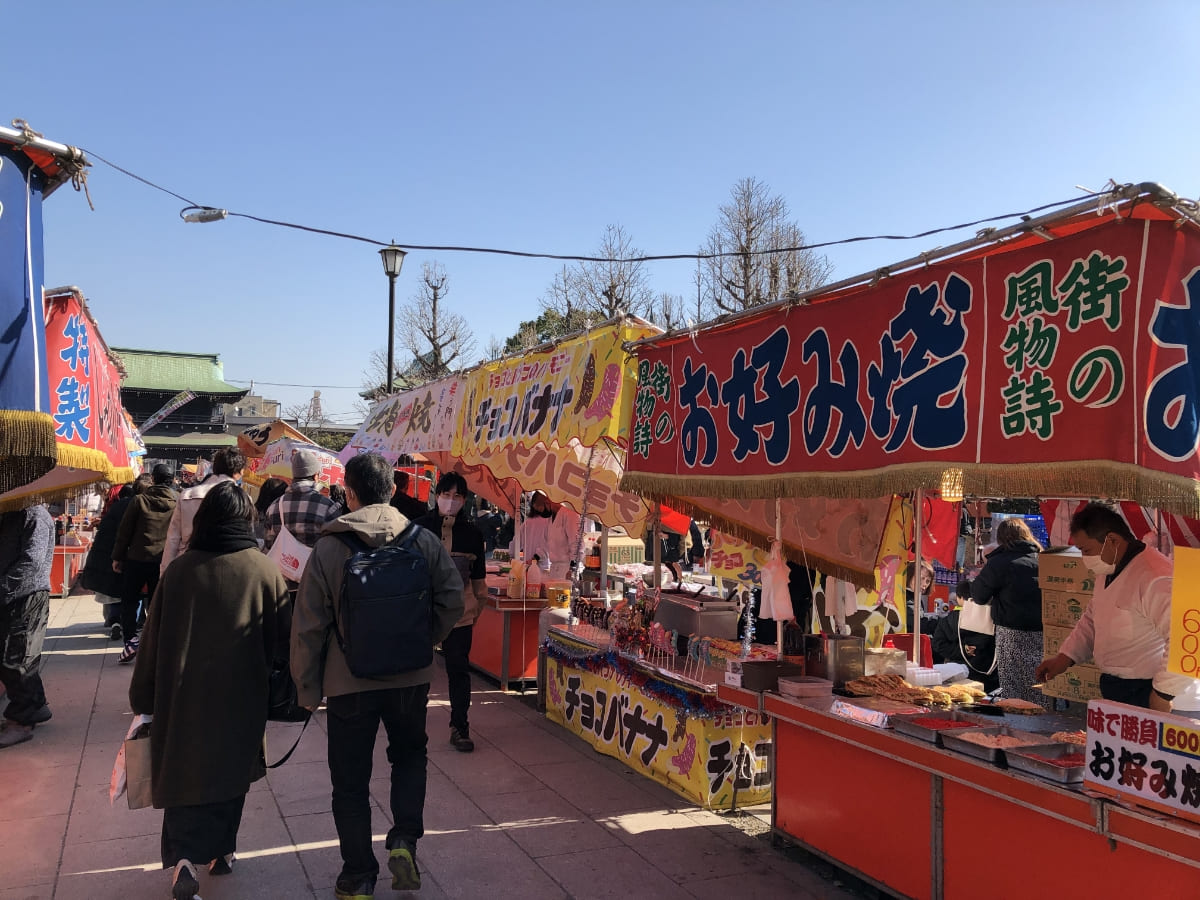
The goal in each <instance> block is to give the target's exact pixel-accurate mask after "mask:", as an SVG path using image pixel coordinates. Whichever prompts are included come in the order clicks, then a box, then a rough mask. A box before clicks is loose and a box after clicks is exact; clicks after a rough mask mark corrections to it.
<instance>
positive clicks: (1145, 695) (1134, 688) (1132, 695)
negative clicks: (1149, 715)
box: [1100, 673, 1154, 709]
mask: <svg viewBox="0 0 1200 900" xmlns="http://www.w3.org/2000/svg"><path fill="white" fill-rule="evenodd" d="M1153 687H1154V679H1153V678H1121V677H1119V676H1117V675H1106V674H1104V673H1101V674H1100V696H1101V697H1103V698H1104V699H1105V700H1112V701H1114V702H1115V703H1128V704H1129V705H1130V706H1140V707H1142V708H1143V709H1149V708H1150V691H1151V689H1152V688H1153Z"/></svg>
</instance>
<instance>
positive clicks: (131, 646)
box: [117, 636, 138, 663]
mask: <svg viewBox="0 0 1200 900" xmlns="http://www.w3.org/2000/svg"><path fill="white" fill-rule="evenodd" d="M137 652H138V639H137V637H136V636H134V638H133V639H132V640H129V641H126V642H125V649H124V650H122V651H121V656H120V658H118V659H117V662H119V663H131V662H133V658H134V657H135V656H137Z"/></svg>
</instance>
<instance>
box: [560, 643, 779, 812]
mask: <svg viewBox="0 0 1200 900" xmlns="http://www.w3.org/2000/svg"><path fill="white" fill-rule="evenodd" d="M546 715H547V717H548V718H549V719H550V720H551V721H554V722H557V723H558V724H559V725H561V726H562V727H564V728H566V729H567V730H568V731H570V732H571V733H572V734H575V735H576V736H578V737H580V738H582V739H583V740H585V741H587V742H588V743H589V744H591V745H592V747H594V748H595V749H596V750H598V751H599V752H601V753H603V754H605V755H606V756H612V757H614V758H616V759H619V760H620V761H621V762H623V763H625V765H627V766H629V767H630V768H631V769H633V770H634V771H636V772H639V773H641V774H642V775H645V776H646V777H647V778H651V779H653V780H654V781H657V782H659V783H660V784H665V785H666V786H667V787H670V788H671V789H672V790H674V791H676V792H677V793H679V794H681V795H682V796H684V797H687V798H688V799H689V800H691V801H693V802H694V803H697V804H699V805H701V806H704V807H707V808H709V809H729V808H730V807H731V806H732V803H733V793H734V787H735V785H736V788H737V798H738V799H737V802H738V803H739V804H746V805H748V804H753V803H765V802H768V801H769V800H770V799H771V782H772V778H773V773H774V763H773V755H772V746H771V726H770V724H769V721H768V719H767V717H765V716H760V715H759V714H758V713H756V712H754V711H752V710H745V709H739V708H737V707H732V706H731V707H729V709H728V712H724V713H721V714H720V715H718V716H715V717H711V718H701V717H699V716H695V715H688V714H687V713H686V712H685V711H684V710H683V709H676V708H674V707H672V706H669V705H667V704H665V703H662V702H660V701H658V700H656V699H655V698H653V697H650V696H649V695H648V694H646V693H645V692H643V691H642V690H640V689H639V688H638V686H637V685H636V684H634V683H633V682H632V681H631V679H630V678H629V676H628V674H626V673H623V672H621V671H619V670H618V669H616V668H615V667H613V666H605V667H603V668H602V669H600V670H599V671H596V672H592V671H589V670H586V669H583V668H576V667H575V666H572V665H571V664H570V663H569V662H568V661H564V660H557V659H551V660H550V664H549V671H548V672H547V681H546ZM743 745H745V748H746V750H745V751H742V746H743ZM740 751H742V752H740ZM739 761H740V764H739Z"/></svg>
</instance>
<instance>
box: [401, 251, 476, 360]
mask: <svg viewBox="0 0 1200 900" xmlns="http://www.w3.org/2000/svg"><path fill="white" fill-rule="evenodd" d="M447 281H448V278H447V276H446V270H445V269H444V268H442V266H441V265H440V264H438V263H425V265H424V266H423V267H422V269H421V285H420V287H419V288H418V290H417V294H416V296H414V297H413V298H412V299H411V300H410V301H409V302H408V303H407V304H406V305H405V306H404V307H403V308H402V309H401V311H400V323H399V326H400V327H399V333H398V335H397V336H398V338H399V343H400V346H401V347H403V348H404V349H405V350H407V351H408V352H409V353H411V354H412V357H413V362H412V365H411V366H410V370H411V373H412V376H413V377H414V378H415V379H418V380H421V381H432V380H433V379H435V378H441V377H442V376H443V375H448V374H450V372H451V371H452V370H453V369H454V368H455V367H456V366H459V367H461V366H462V365H463V364H464V363H465V362H466V361H467V359H468V358H469V357H470V356H471V354H472V353H474V351H475V337H474V335H473V334H472V333H471V328H470V326H469V325H468V324H467V320H466V319H465V318H464V317H463V316H462V315H460V314H459V313H455V312H450V311H449V310H448V309H446V307H445V299H446V295H447V293H448V288H447V287H446V284H447Z"/></svg>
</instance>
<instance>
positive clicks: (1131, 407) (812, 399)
mask: <svg viewBox="0 0 1200 900" xmlns="http://www.w3.org/2000/svg"><path fill="white" fill-rule="evenodd" d="M1197 224H1198V217H1197V208H1196V204H1194V203H1190V202H1188V201H1181V200H1180V199H1179V198H1177V197H1176V196H1175V195H1174V194H1172V193H1170V192H1169V191H1167V190H1165V189H1163V188H1161V187H1160V186H1157V185H1152V184H1143V185H1130V186H1124V187H1117V188H1114V189H1113V190H1112V191H1110V192H1108V193H1105V194H1103V195H1101V196H1098V197H1095V198H1092V199H1089V200H1086V201H1084V202H1081V203H1077V204H1074V205H1071V206H1069V207H1065V208H1063V209H1060V210H1059V211H1058V212H1055V213H1052V214H1048V215H1044V216H1039V217H1036V218H1031V219H1026V220H1023V221H1022V222H1020V223H1018V224H1017V225H1014V226H1011V227H1008V228H1001V229H997V230H995V231H991V232H989V233H987V234H986V235H981V236H979V237H977V238H975V239H972V240H970V241H966V242H963V243H961V244H958V245H956V246H953V247H950V248H946V249H945V250H942V251H938V252H935V253H931V254H924V255H922V256H919V257H914V258H912V259H909V260H905V261H902V262H901V263H898V264H896V265H893V266H890V267H888V268H886V269H881V270H879V271H877V272H872V273H866V274H865V275H863V276H860V277H857V278H852V279H848V280H846V281H843V282H840V283H838V284H836V285H832V286H830V287H827V288H825V289H822V290H821V291H818V292H813V293H812V294H811V295H808V296H804V297H799V298H796V299H794V300H789V301H787V302H783V303H779V304H775V305H773V306H768V307H764V308H758V309H755V310H751V311H747V312H746V313H745V314H741V315H736V316H733V317H729V318H728V319H726V320H725V321H723V322H721V323H719V324H717V325H714V326H712V327H711V328H708V329H703V330H700V331H699V332H696V333H694V334H686V335H667V336H665V337H663V338H658V339H654V340H651V341H647V342H642V343H641V344H640V346H638V347H637V352H638V365H639V371H640V372H646V373H658V374H657V375H656V376H655V380H656V382H657V383H658V384H660V385H662V386H663V389H662V391H661V394H660V396H659V399H658V402H656V403H655V404H653V405H651V404H647V405H646V406H645V407H643V406H642V405H641V404H639V405H638V408H637V414H638V415H639V416H642V415H643V414H645V417H646V419H647V421H649V423H650V425H651V426H652V428H651V429H650V432H649V436H648V437H645V438H644V439H643V440H640V441H635V443H634V445H633V447H632V449H631V452H630V455H629V458H628V460H627V464H626V472H625V476H624V479H623V481H622V486H623V487H624V488H626V489H628V490H633V491H638V492H640V493H642V494H644V495H646V496H649V497H651V498H655V497H666V496H670V497H672V498H674V501H675V502H678V501H679V498H685V499H686V501H687V502H688V503H690V505H691V508H692V509H693V510H695V511H697V513H698V514H700V515H704V516H706V517H708V518H709V519H710V520H712V521H714V523H718V524H720V526H721V527H722V528H723V530H725V529H727V528H728V529H732V531H733V533H735V534H738V533H739V529H740V530H741V533H743V534H745V535H746V536H747V537H757V538H758V540H759V541H762V540H764V539H769V537H770V535H771V530H772V526H773V527H774V529H777V530H778V531H779V532H781V538H782V545H783V548H784V550H785V551H786V552H787V554H788V556H789V557H791V558H793V559H798V558H800V557H801V556H806V557H807V558H808V559H809V560H810V564H812V563H811V560H813V559H814V558H815V559H816V560H817V561H816V563H815V564H812V565H813V567H814V568H817V569H820V570H822V571H828V573H829V574H835V575H837V576H838V577H841V576H842V575H843V574H844V575H845V577H847V578H849V579H850V580H852V581H854V583H857V584H861V583H862V581H867V582H869V581H872V580H874V578H875V577H876V575H875V572H874V571H873V569H874V566H873V565H870V566H857V567H855V566H851V565H849V563H850V562H853V560H845V559H843V560H842V562H843V563H847V569H849V570H850V571H846V572H844V573H837V572H833V571H830V570H828V569H826V568H825V567H827V566H829V564H830V563H834V564H836V563H837V562H838V560H837V559H829V558H828V557H829V555H830V554H829V552H828V550H827V548H826V549H817V550H816V551H814V545H816V544H817V543H819V542H820V541H822V540H823V539H827V538H832V541H829V540H826V544H827V545H828V544H830V543H831V544H832V546H833V548H834V549H835V550H836V549H837V548H839V547H840V548H843V549H844V548H849V547H853V546H856V545H863V544H870V543H871V542H872V541H873V540H874V538H873V537H872V535H871V533H870V532H871V529H870V527H869V526H870V524H871V520H870V518H869V516H861V517H857V518H851V519H850V520H848V521H845V522H844V523H843V524H844V528H843V527H836V528H832V529H831V528H830V527H829V523H827V522H826V521H825V520H823V519H813V518H803V517H793V516H790V515H789V513H788V506H789V504H791V503H795V502H796V501H797V500H799V499H801V498H816V497H827V498H831V499H830V502H831V503H834V502H837V501H840V500H855V499H864V502H865V499H869V498H883V497H888V496H890V495H892V494H897V493H913V494H916V495H917V497H918V498H919V497H920V496H921V494H923V493H924V492H937V491H938V490H939V489H940V488H941V486H942V485H943V484H944V483H947V482H948V483H950V484H952V485H953V486H955V487H957V488H960V489H961V493H962V494H964V495H966V496H991V497H1004V496H1009V497H1080V496H1082V497H1093V496H1099V497H1113V498H1119V499H1128V500H1132V501H1136V502H1138V503H1145V504H1147V505H1150V506H1152V507H1154V508H1156V509H1159V510H1162V511H1164V512H1167V513H1175V514H1179V515H1182V516H1187V517H1197V516H1198V515H1200V468H1198V462H1200V460H1198V458H1197V443H1198V438H1200V414H1198V410H1197V404H1198V402H1200V384H1198V383H1197V379H1196V376H1195V371H1196V367H1195V365H1194V361H1192V360H1191V359H1190V354H1191V352H1193V350H1194V351H1196V352H1200V338H1198V337H1197V336H1198V335H1200V326H1198V325H1197V322H1198V320H1197V317H1196V313H1195V309H1196V308H1197V305H1196V302H1195V301H1198V300H1200V274H1197V273H1198V272H1200V232H1198V231H1197ZM939 260H941V261H939ZM639 390H641V385H640V384H639ZM634 432H635V434H641V435H646V431H645V429H644V428H642V429H639V427H638V422H637V421H635V425H634ZM1081 435H1086V436H1087V440H1086V441H1081V440H1080V436H1081ZM777 504H778V505H777ZM772 506H773V507H775V509H777V510H780V513H779V514H778V515H776V516H775V517H772V516H770V515H769V513H768V512H767V511H766V510H764V507H767V508H768V509H769V508H770V507H772ZM773 518H774V521H772V519H773ZM876 546H878V544H876ZM918 555H920V554H919V551H918ZM869 557H870V552H864V553H863V554H862V556H861V557H860V559H859V561H862V559H865V558H869ZM854 569H857V571H854ZM859 579H861V580H859ZM865 586H867V587H870V584H867V585H865ZM782 685H783V679H780V687H782ZM842 687H843V689H844V688H845V685H843V686H842ZM718 694H719V696H721V697H722V698H723V699H725V700H726V701H728V702H734V703H739V704H741V705H743V706H744V708H746V709H749V710H754V711H758V712H762V713H766V714H767V715H769V716H771V717H772V721H773V723H774V740H775V752H776V765H775V779H774V781H775V790H774V796H773V823H774V827H775V829H776V830H777V832H778V833H779V834H781V835H784V836H787V837H788V838H790V839H792V840H794V841H796V842H798V843H800V844H802V845H804V846H805V847H807V848H809V849H811V850H812V851H814V852H816V853H818V854H820V855H823V856H826V857H827V858H829V859H831V860H833V861H835V862H837V863H839V864H840V865H843V866H845V867H847V868H849V869H852V870H854V871H856V872H858V873H860V874H861V875H863V876H864V877H865V878H867V879H869V880H871V881H873V882H874V883H876V884H877V885H878V886H880V887H881V888H884V889H886V890H888V891H891V892H895V893H898V894H901V895H904V896H913V897H939V898H940V897H944V896H949V897H955V896H966V895H968V894H969V895H970V896H976V897H1011V896H1018V895H1021V894H1025V893H1028V890H1029V886H1030V878H1031V876H1032V875H1034V874H1035V873H1036V879H1037V885H1038V891H1039V892H1041V893H1046V894H1052V893H1060V894H1062V895H1064V896H1091V895H1095V896H1119V895H1121V893H1122V892H1125V891H1129V892H1132V891H1134V890H1137V891H1146V890H1147V889H1149V890H1151V891H1154V892H1155V893H1154V894H1153V895H1154V896H1163V897H1182V896H1193V895H1194V894H1195V890H1194V887H1193V886H1194V884H1195V880H1196V875H1197V873H1196V872H1195V869H1196V868H1198V867H1200V843H1197V840H1198V838H1200V832H1198V831H1197V829H1196V827H1195V826H1194V825H1193V824H1192V823H1191V822H1189V821H1184V820H1182V819H1181V818H1180V817H1179V816H1178V815H1175V814H1173V813H1167V814H1164V812H1163V811H1162V810H1155V811H1154V812H1146V811H1144V810H1143V809H1142V808H1140V807H1134V806H1131V804H1133V803H1135V802H1136V801H1135V800H1133V799H1132V798H1131V797H1129V796H1128V795H1125V796H1123V797H1122V798H1121V800H1120V802H1119V803H1118V802H1117V801H1116V799H1115V798H1112V797H1108V798H1105V799H1100V798H1097V797H1095V796H1090V795H1089V794H1088V793H1084V792H1083V790H1082V788H1081V785H1079V784H1058V783H1055V782H1054V781H1051V780H1048V779H1047V778H1046V777H1045V772H1043V774H1042V775H1035V774H1028V773H1025V772H1020V771H1016V770H1014V768H1012V767H1011V766H1010V767H1009V768H1002V767H1001V766H1003V765H1007V764H1008V763H1007V760H1006V759H1001V758H998V757H997V758H994V759H993V760H990V761H989V760H980V759H976V758H974V757H972V756H969V755H966V754H963V753H961V752H959V751H956V750H954V749H953V747H951V748H950V749H946V748H945V747H941V746H938V741H940V740H941V739H940V737H939V738H937V740H935V741H934V742H933V743H931V742H929V741H925V740H921V739H919V738H913V737H910V736H908V735H906V734H898V733H896V732H897V730H896V728H894V727H890V726H891V724H892V722H891V719H892V717H893V716H897V717H902V716H903V715H904V710H903V708H900V709H897V708H894V707H887V706H883V707H882V708H881V707H880V706H879V705H878V704H881V703H899V704H901V707H903V706H904V705H906V704H905V702H904V698H903V696H901V697H900V698H899V699H892V700H889V699H888V698H882V699H878V698H874V699H872V702H870V703H866V704H864V703H863V702H862V701H861V699H860V700H854V699H853V698H848V697H838V696H835V697H832V698H830V697H822V698H805V697H792V696H787V695H785V694H784V693H782V692H780V691H772V690H768V691H765V692H754V691H748V690H738V689H735V688H732V687H726V686H722V687H720V688H719V689H718ZM938 702H942V701H941V699H940V698H939V700H938ZM949 702H950V703H954V702H956V701H954V700H953V699H950V700H949ZM1095 702H1096V701H1093V703H1095ZM907 705H908V706H909V707H910V708H911V706H912V704H911V702H910V703H908V704H907ZM855 710H865V712H861V713H859V712H855ZM1001 714H1002V715H1003V716H1004V719H1005V720H1006V721H1005V722H1004V724H1006V725H1009V726H1010V727H1012V728H1018V726H1016V725H1012V723H1011V722H1008V721H1007V720H1008V719H1011V718H1015V716H1014V715H1013V714H1011V713H1005V712H1003V711H1002V712H1001ZM1029 718H1030V719H1033V718H1035V717H1033V716H1030V717H1029ZM1039 718H1040V717H1039ZM1043 723H1044V724H1038V725H1032V724H1026V727H1025V729H1020V728H1018V730H1029V729H1033V730H1037V729H1039V728H1042V727H1044V726H1045V725H1049V724H1051V723H1050V722H1048V721H1045V720H1043ZM1060 724H1061V723H1060ZM971 727H972V728H974V729H975V730H976V731H978V730H980V729H983V730H985V731H986V726H984V725H981V724H980V723H979V722H972V723H971ZM1175 727H1176V729H1177V730H1178V729H1180V728H1182V726H1181V725H1179V724H1178V723H1176V725H1175ZM965 730H966V729H964V732H965ZM1161 730H1162V732H1163V733H1164V734H1165V733H1166V730H1165V726H1163V728H1162V729H1161ZM1172 733H1175V732H1172ZM1006 736H1011V735H1006ZM1045 737H1046V735H1045V734H1042V735H1041V737H1040V738H1039V739H1040V740H1041V739H1044V738H1045ZM1089 737H1091V735H1090V734H1089ZM950 743H951V744H954V740H953V739H950ZM960 743H961V742H960ZM968 743H969V742H968ZM1049 743H1050V742H1047V745H1048V744H1049ZM1027 746H1037V745H1036V744H1035V745H1027ZM985 749H987V751H988V752H989V753H996V754H1000V753H1003V754H1008V750H1004V749H1003V748H1001V747H990V748H985ZM1013 749H1014V750H1017V748H1015V747H1014V748H1013ZM1127 749H1128V748H1127ZM1094 750H1095V747H1094V746H1092V745H1089V756H1088V758H1089V766H1086V767H1084V768H1083V771H1084V772H1089V771H1091V763H1092V762H1094V760H1091V758H1090V757H1091V752H1092V751H1094ZM1011 755H1014V756H1019V755H1020V752H1019V751H1018V752H1016V753H1014V754H1011ZM996 763H1000V765H997V764H996ZM1118 767H1119V764H1118ZM814 772H820V773H821V774H820V777H819V778H814V777H813V773H814ZM1120 777H1124V772H1123V771H1122V774H1121V776H1120ZM1180 777H1182V776H1180ZM1089 790H1091V791H1092V792H1093V793H1094V788H1092V787H1089ZM884 798H886V799H884ZM1197 802H1198V803H1200V795H1197ZM893 813H894V814H895V815H896V816H898V817H900V818H898V819H897V821H903V822H904V823H905V827H903V828H889V829H888V830H887V836H886V838H881V839H880V840H864V829H867V830H869V829H870V827H871V826H870V823H871V822H875V821H878V820H879V819H880V816H881V815H883V814H886V815H892V814H893ZM1051 856H1052V858H1053V859H1054V860H1055V862H1054V864H1052V865H1051V864H1046V865H1036V864H1034V865H1033V866H1032V867H1031V866H1024V865H1016V864H1012V861H1014V860H1031V861H1036V860H1047V859H1049V858H1051ZM997 860H1000V861H1001V862H1000V863H999V864H997ZM1064 861H1067V864H1063V862H1064Z"/></svg>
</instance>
